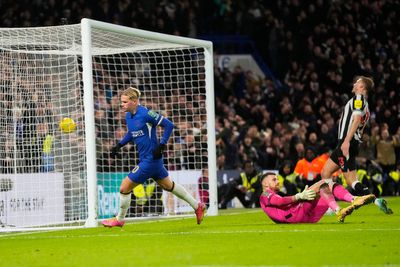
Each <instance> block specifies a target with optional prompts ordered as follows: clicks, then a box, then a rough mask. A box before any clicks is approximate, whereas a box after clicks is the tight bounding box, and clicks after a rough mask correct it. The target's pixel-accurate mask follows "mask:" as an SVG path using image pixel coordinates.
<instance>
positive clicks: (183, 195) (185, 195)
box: [172, 183, 199, 210]
mask: <svg viewBox="0 0 400 267" xmlns="http://www.w3.org/2000/svg"><path fill="white" fill-rule="evenodd" d="M172 194H174V195H175V196H177V197H179V198H180V199H183V200H185V201H186V202H187V203H189V205H190V206H192V208H193V209H194V210H196V209H197V207H198V206H199V203H198V202H197V201H196V200H195V199H194V198H193V197H192V195H190V194H189V192H188V191H186V189H185V188H184V187H183V186H181V185H180V184H177V183H174V189H172Z"/></svg>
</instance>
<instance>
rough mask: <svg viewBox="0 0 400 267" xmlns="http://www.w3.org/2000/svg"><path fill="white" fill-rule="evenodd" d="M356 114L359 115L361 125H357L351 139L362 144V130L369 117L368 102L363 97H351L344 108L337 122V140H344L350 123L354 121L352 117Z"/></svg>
mask: <svg viewBox="0 0 400 267" xmlns="http://www.w3.org/2000/svg"><path fill="white" fill-rule="evenodd" d="M356 114H358V115H361V123H360V125H358V129H357V131H356V132H355V134H354V136H353V138H354V139H356V140H357V141H358V142H360V143H362V135H363V132H364V128H365V126H366V125H367V123H368V121H369V117H370V113H369V109H368V102H367V101H366V99H365V97H364V96H363V95H355V96H353V97H352V98H351V99H350V100H349V101H348V102H347V104H346V106H345V107H344V110H343V112H342V115H341V117H340V121H339V133H338V139H339V140H344V139H345V138H346V135H347V132H348V131H349V130H350V126H351V123H352V122H353V120H354V115H356Z"/></svg>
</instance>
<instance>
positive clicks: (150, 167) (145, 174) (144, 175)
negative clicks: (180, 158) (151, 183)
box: [128, 160, 168, 184]
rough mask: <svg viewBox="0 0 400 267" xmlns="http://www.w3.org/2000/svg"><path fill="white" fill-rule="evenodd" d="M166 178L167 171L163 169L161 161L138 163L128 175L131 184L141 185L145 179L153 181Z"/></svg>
mask: <svg viewBox="0 0 400 267" xmlns="http://www.w3.org/2000/svg"><path fill="white" fill-rule="evenodd" d="M167 176H168V171H167V169H166V168H165V167H164V164H163V161H162V160H155V161H152V162H147V161H145V162H140V163H139V165H137V166H136V167H135V168H133V170H132V171H131V172H130V173H129V174H128V177H129V179H131V181H132V182H135V183H138V184H143V183H144V182H145V181H146V180H147V179H150V178H153V179H154V180H160V179H164V178H166V177H167Z"/></svg>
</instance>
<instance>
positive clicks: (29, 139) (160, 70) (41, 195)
mask: <svg viewBox="0 0 400 267" xmlns="http://www.w3.org/2000/svg"><path fill="white" fill-rule="evenodd" d="M81 49H82V44H81V36H80V25H68V26H57V27H44V28H25V29H0V65H1V69H2V71H1V72H0V105H1V108H0V113H1V114H0V161H1V166H0V173H1V174H0V224H1V226H3V227H5V228H9V227H31V226H33V227H41V226H60V225H61V226H67V225H71V224H73V225H83V223H84V220H85V219H86V218H87V214H88V207H87V178H86V153H85V150H86V148H85V138H96V153H97V154H96V160H97V179H98V185H97V192H98V217H99V218H105V217H109V216H113V215H115V214H116V213H117V212H118V206H119V185H120V182H121V180H122V179H123V178H124V177H125V176H126V175H127V173H128V172H129V171H130V170H132V169H133V168H134V167H135V165H136V164H137V160H138V159H137V153H136V149H135V146H134V145H132V144H129V145H126V146H125V147H124V148H123V149H122V151H121V153H119V154H118V155H117V156H116V157H115V158H113V157H111V156H110V149H111V147H112V146H114V145H115V144H116V143H117V142H118V141H119V140H120V139H122V137H123V136H124V135H125V133H126V125H125V121H124V117H125V114H123V112H121V111H120V109H119V99H120V94H121V92H122V91H123V90H124V89H126V88H127V87H129V86H135V87H137V88H138V89H139V90H141V92H142V97H141V100H140V101H141V102H140V103H141V104H142V105H144V106H146V107H148V108H151V109H153V110H155V111H157V112H159V113H161V114H162V115H164V116H166V117H167V118H169V119H170V120H171V121H172V122H173V123H174V124H175V128H174V131H173V133H172V136H171V138H170V142H169V143H168V147H167V151H166V154H165V155H164V156H165V157H164V161H165V162H164V163H165V165H166V166H167V168H168V170H169V171H170V176H171V177H172V178H173V180H175V181H176V182H178V183H180V184H182V185H183V186H185V187H186V189H187V190H189V192H190V193H191V194H193V196H194V197H195V198H201V199H202V200H203V201H205V202H207V201H208V179H207V128H206V121H207V112H206V107H205V101H206V90H205V61H204V48H202V47H191V46H184V45H177V44H172V43H165V42H160V41H151V40H147V39H143V38H137V37H132V36H130V35H125V34H121V33H115V32H112V31H105V30H99V29H93V30H92V55H93V56H92V61H93V64H92V68H93V94H94V110H95V114H94V117H95V129H96V133H95V135H96V136H95V137H93V136H91V137H85V125H84V100H83V81H82V57H81ZM63 118H72V119H73V120H74V121H75V123H76V131H74V132H73V133H63V132H62V131H61V130H60V128H59V125H58V124H59V122H60V121H61V120H62V119H63ZM158 134H159V136H160V135H161V134H162V129H161V127H159V129H158ZM131 204H132V205H131V208H130V210H129V212H128V216H129V217H143V216H155V215H165V214H180V213H185V212H189V211H192V210H191V208H190V207H189V206H188V205H187V204H186V203H184V202H182V201H179V200H177V199H176V198H175V197H173V196H172V195H171V194H167V193H165V192H163V191H162V190H161V188H160V187H159V186H158V185H157V184H156V183H155V182H154V180H152V179H150V180H148V181H147V182H146V183H145V184H144V185H141V186H138V187H137V188H135V190H134V194H133V196H132V203H131Z"/></svg>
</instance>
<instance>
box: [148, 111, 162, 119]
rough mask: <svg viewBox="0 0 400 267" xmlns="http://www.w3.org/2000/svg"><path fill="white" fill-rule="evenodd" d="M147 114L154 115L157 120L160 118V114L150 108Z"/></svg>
mask: <svg viewBox="0 0 400 267" xmlns="http://www.w3.org/2000/svg"><path fill="white" fill-rule="evenodd" d="M147 114H149V116H151V117H153V118H154V119H155V120H158V118H159V117H160V115H159V114H158V113H157V112H155V111H153V110H149V112H148V113H147Z"/></svg>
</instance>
